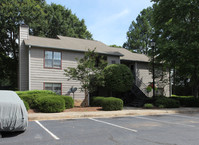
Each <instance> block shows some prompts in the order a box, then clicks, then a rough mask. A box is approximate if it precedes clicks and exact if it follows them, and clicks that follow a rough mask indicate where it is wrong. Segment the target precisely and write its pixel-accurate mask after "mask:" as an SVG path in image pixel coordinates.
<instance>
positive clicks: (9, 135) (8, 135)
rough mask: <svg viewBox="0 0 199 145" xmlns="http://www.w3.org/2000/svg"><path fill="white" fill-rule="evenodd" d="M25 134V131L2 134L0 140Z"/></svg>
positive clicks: (0, 133)
mask: <svg viewBox="0 0 199 145" xmlns="http://www.w3.org/2000/svg"><path fill="white" fill-rule="evenodd" d="M22 133H24V131H17V132H0V138H9V137H15V136H18V135H20V134H22Z"/></svg>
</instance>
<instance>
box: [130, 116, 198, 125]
mask: <svg viewBox="0 0 199 145" xmlns="http://www.w3.org/2000/svg"><path fill="white" fill-rule="evenodd" d="M132 117H133V118H138V119H144V120H150V121H155V122H160V123H165V124H174V125H181V126H187V127H195V126H194V125H187V124H182V123H174V122H169V121H162V120H158V119H152V118H147V117H141V116H132Z"/></svg>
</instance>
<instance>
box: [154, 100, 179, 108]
mask: <svg viewBox="0 0 199 145" xmlns="http://www.w3.org/2000/svg"><path fill="white" fill-rule="evenodd" d="M155 106H157V107H160V108H163V107H164V108H179V107H180V102H179V101H178V100H175V99H171V98H166V97H159V98H157V100H156V101H155Z"/></svg>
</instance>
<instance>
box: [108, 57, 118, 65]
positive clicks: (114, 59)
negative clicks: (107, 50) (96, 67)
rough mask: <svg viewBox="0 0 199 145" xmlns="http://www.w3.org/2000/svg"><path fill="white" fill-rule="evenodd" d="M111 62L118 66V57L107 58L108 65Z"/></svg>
mask: <svg viewBox="0 0 199 145" xmlns="http://www.w3.org/2000/svg"><path fill="white" fill-rule="evenodd" d="M112 61H115V63H116V64H120V57H119V56H107V62H108V64H112Z"/></svg>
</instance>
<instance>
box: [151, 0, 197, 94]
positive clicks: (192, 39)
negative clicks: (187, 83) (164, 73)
mask: <svg viewBox="0 0 199 145" xmlns="http://www.w3.org/2000/svg"><path fill="white" fill-rule="evenodd" d="M153 2H155V3H154V5H153V8H154V12H153V25H154V29H155V34H154V36H153V37H154V38H155V40H156V44H157V51H156V53H157V54H156V56H157V58H156V59H157V60H159V61H161V62H162V63H164V64H166V65H167V66H168V67H170V68H172V69H174V70H176V71H177V72H178V74H179V75H180V76H182V77H184V78H190V80H191V83H192V87H193V95H194V96H195V97H198V89H199V55H198V54H199V42H198V38H199V27H198V22H199V1H197V0H176V1H173V0H167V1H162V0H153Z"/></svg>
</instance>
